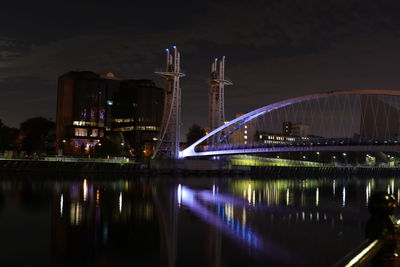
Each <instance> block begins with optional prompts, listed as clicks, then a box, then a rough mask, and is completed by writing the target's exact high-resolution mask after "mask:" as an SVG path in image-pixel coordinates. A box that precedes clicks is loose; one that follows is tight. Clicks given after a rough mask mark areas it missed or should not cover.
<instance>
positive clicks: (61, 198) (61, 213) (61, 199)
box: [60, 194, 64, 216]
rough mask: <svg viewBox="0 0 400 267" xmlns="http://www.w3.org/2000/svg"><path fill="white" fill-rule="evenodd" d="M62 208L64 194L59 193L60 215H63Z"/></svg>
mask: <svg viewBox="0 0 400 267" xmlns="http://www.w3.org/2000/svg"><path fill="white" fill-rule="evenodd" d="M63 208H64V195H63V194H61V197H60V216H63Z"/></svg>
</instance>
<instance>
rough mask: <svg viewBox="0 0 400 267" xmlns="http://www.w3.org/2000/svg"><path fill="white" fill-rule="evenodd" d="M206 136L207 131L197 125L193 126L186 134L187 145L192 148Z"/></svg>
mask: <svg viewBox="0 0 400 267" xmlns="http://www.w3.org/2000/svg"><path fill="white" fill-rule="evenodd" d="M205 134H206V131H205V130H204V129H203V128H201V127H200V126H199V125H197V124H193V125H192V127H190V128H189V131H188V133H187V134H186V142H187V145H188V146H190V145H191V144H193V143H194V142H196V141H197V140H199V139H200V138H201V137H203V136H204V135H205Z"/></svg>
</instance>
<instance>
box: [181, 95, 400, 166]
mask: <svg viewBox="0 0 400 267" xmlns="http://www.w3.org/2000/svg"><path fill="white" fill-rule="evenodd" d="M215 136H218V140H217V142H211V140H213V139H214V140H215ZM399 149H400V91H393V90H348V91H333V92H327V93H319V94H312V95H306V96H301V97H296V98H292V99H288V100H284V101H280V102H277V103H274V104H271V105H267V106H264V107H262V108H259V109H256V110H254V111H251V112H249V113H247V114H244V115H242V116H240V117H237V118H235V119H234V120H232V121H230V122H228V123H226V124H224V125H222V126H220V127H218V128H217V129H215V130H213V131H211V132H210V133H209V134H207V135H206V136H204V137H203V138H201V139H199V140H198V141H197V142H195V143H194V144H192V145H191V146H189V147H188V148H186V149H185V150H183V151H180V157H181V158H186V157H194V156H218V155H232V154H252V153H267V152H296V151H299V152H304V151H305V152H307V151H335V152H353V151H354V152H398V151H399Z"/></svg>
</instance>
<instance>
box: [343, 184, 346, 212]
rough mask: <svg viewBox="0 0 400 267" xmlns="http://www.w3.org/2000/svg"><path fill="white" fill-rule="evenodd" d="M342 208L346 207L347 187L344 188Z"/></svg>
mask: <svg viewBox="0 0 400 267" xmlns="http://www.w3.org/2000/svg"><path fill="white" fill-rule="evenodd" d="M342 202H343V203H342V206H343V207H345V206H346V187H344V186H343V192H342Z"/></svg>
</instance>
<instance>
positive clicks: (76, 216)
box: [70, 202, 82, 225]
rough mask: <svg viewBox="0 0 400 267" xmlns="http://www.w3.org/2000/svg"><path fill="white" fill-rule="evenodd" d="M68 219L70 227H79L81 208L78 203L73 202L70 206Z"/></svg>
mask: <svg viewBox="0 0 400 267" xmlns="http://www.w3.org/2000/svg"><path fill="white" fill-rule="evenodd" d="M70 217H71V218H70V223H71V225H79V224H80V223H81V219H82V207H81V204H80V203H79V202H74V203H72V204H71V208H70Z"/></svg>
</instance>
